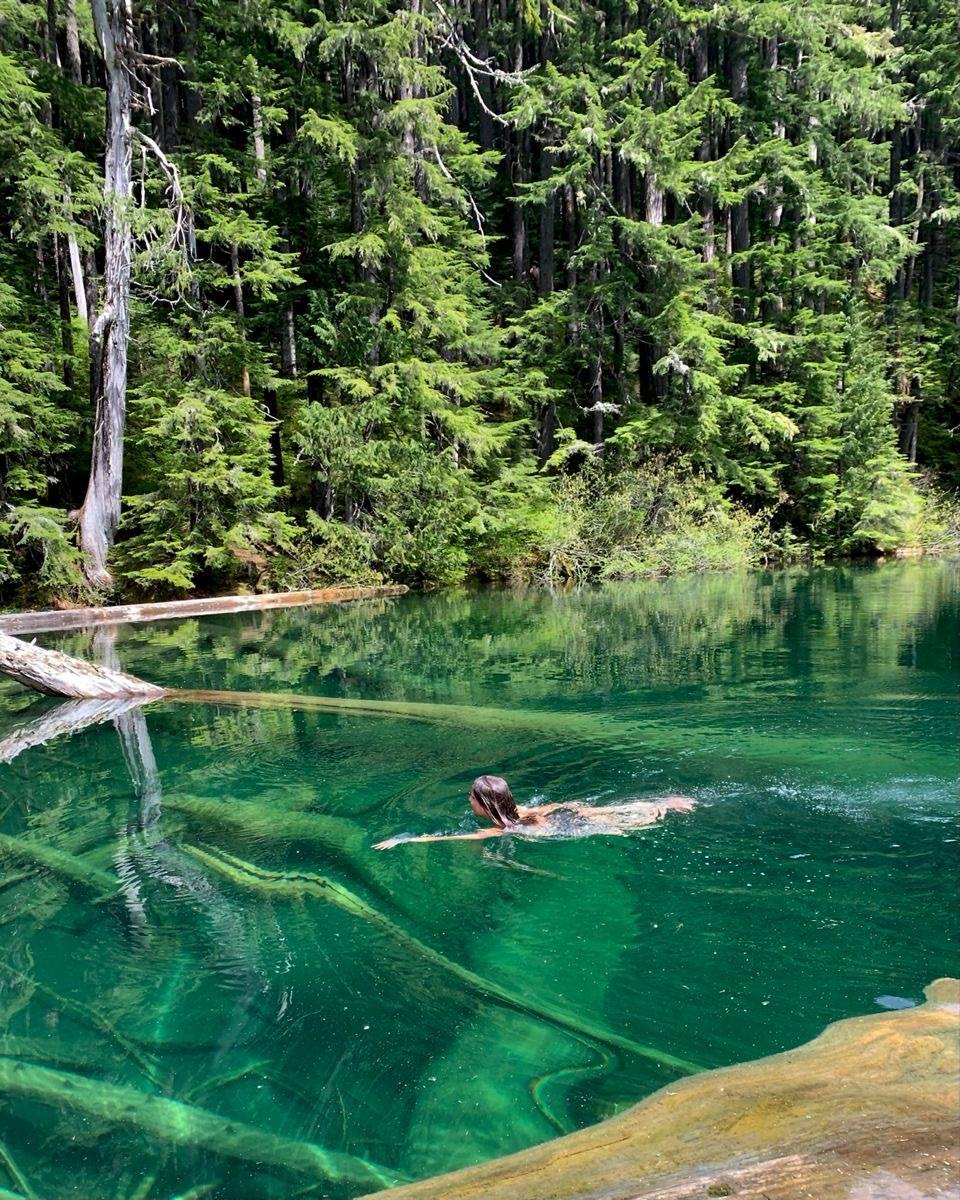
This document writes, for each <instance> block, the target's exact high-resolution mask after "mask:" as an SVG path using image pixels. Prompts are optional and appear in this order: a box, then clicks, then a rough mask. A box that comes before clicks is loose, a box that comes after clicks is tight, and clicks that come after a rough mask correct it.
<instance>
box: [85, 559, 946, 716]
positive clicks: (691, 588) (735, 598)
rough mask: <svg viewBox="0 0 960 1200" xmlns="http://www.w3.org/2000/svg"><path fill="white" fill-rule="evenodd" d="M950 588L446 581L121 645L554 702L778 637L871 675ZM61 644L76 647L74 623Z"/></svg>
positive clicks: (161, 667)
mask: <svg viewBox="0 0 960 1200" xmlns="http://www.w3.org/2000/svg"><path fill="white" fill-rule="evenodd" d="M956 589H957V566H956V564H952V563H950V562H942V561H928V562H925V563H919V564H918V563H903V564H901V563H888V564H884V565H882V566H876V567H866V566H865V567H832V568H822V569H819V570H813V571H810V570H806V569H803V570H800V569H798V570H795V571H776V572H750V573H734V574H719V573H718V574H712V575H705V576H695V577H678V578H675V579H667V580H651V581H647V582H641V583H636V584H615V585H608V586H605V587H602V588H589V589H584V590H581V591H576V592H569V593H561V594H551V593H548V592H545V591H535V592H519V593H515V592H507V591H500V590H498V591H490V592H462V591H460V592H449V593H441V594H438V595H433V596H428V597H401V598H398V599H395V600H379V601H369V602H363V603H357V604H350V605H341V606H328V607H322V608H318V609H302V608H301V609H287V610H272V611H267V612H264V613H248V614H241V615H238V616H234V617H231V618H229V620H218V619H217V618H206V619H205V620H204V621H198V620H189V621H182V622H178V623H177V624H176V625H174V626H170V627H165V628H163V629H162V630H159V629H156V628H148V629H143V628H140V629H136V628H128V629H124V630H123V631H122V643H123V655H122V657H123V661H124V666H125V668H126V669H128V670H136V668H137V659H138V647H140V646H143V647H145V648H148V649H149V662H150V672H151V675H152V677H153V678H156V679H157V681H158V682H160V683H163V684H165V685H169V686H174V687H186V688H198V689H202V688H220V689H240V690H265V689H269V688H272V689H274V690H298V691H314V690H317V689H322V690H323V691H324V692H325V693H327V694H341V695H363V696H366V697H369V698H377V697H380V698H384V699H386V698H407V699H421V700H431V699H432V700H437V701H440V702H447V703H469V702H474V703H485V704H491V703H496V697H497V694H498V692H502V693H503V694H504V695H509V697H510V699H511V701H512V702H522V701H525V700H535V699H538V698H544V699H555V698H557V696H558V693H561V692H562V688H563V683H564V680H565V679H572V678H575V679H576V680H577V682H578V684H580V685H581V686H582V687H583V688H585V689H587V690H590V689H591V688H596V689H611V688H615V689H618V688H621V687H623V688H628V689H629V688H636V687H637V686H638V684H641V683H646V684H652V683H656V682H658V681H666V682H669V683H670V684H673V685H683V684H685V683H686V684H691V685H709V684H711V683H723V684H724V685H725V686H726V685H729V684H731V683H733V684H735V683H736V682H737V681H738V679H740V678H742V677H743V676H744V674H745V673H747V672H749V671H750V670H751V669H752V667H754V666H755V664H756V662H757V656H758V655H763V654H764V653H766V652H769V651H771V650H777V649H783V648H785V647H786V649H787V650H788V652H790V653H794V655H795V656H794V658H793V659H792V660H791V661H790V665H791V667H793V668H795V669H799V670H800V671H801V672H806V671H808V670H809V671H822V672H824V673H826V674H829V675H835V676H836V679H835V683H836V685H837V686H841V687H842V686H844V683H846V684H847V685H849V684H850V683H852V682H854V681H852V680H851V679H849V678H847V679H844V678H843V677H844V675H845V673H846V672H856V671H858V670H859V669H862V668H865V667H868V668H869V670H870V673H871V675H872V676H873V678H874V679H875V680H876V679H878V678H882V677H883V676H884V675H885V674H887V673H888V672H891V671H892V672H895V671H896V668H897V666H898V663H899V662H900V659H901V656H902V655H903V654H904V653H905V652H908V653H909V652H910V647H915V648H916V650H917V652H919V653H921V654H922V643H923V641H924V638H925V636H926V635H927V634H928V633H929V632H930V628H931V626H932V625H934V624H935V623H936V622H937V621H944V620H948V619H949V618H950V607H951V600H953V604H954V606H955V603H956V602H955V597H956V594H957V593H956ZM954 612H955V607H954ZM881 617H882V619H881ZM238 626H239V627H240V632H239V634H238ZM801 634H802V636H799V635H801ZM792 641H795V642H796V646H795V647H791V642H792ZM63 644H64V647H65V648H66V649H68V650H71V652H75V653H79V654H80V655H81V656H82V655H83V653H84V652H85V650H86V649H88V642H85V641H84V638H83V637H82V636H81V635H71V636H70V637H68V638H66V639H65V640H64V643H63Z"/></svg>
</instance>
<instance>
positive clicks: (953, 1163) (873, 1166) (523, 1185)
mask: <svg viewBox="0 0 960 1200" xmlns="http://www.w3.org/2000/svg"><path fill="white" fill-rule="evenodd" d="M925 995H926V1002H925V1003H924V1004H922V1005H920V1006H918V1007H914V1008H904V1009H900V1010H895V1011H889V1012H884V1013H875V1014H873V1015H870V1016H864V1017H852V1018H849V1019H848V1020H844V1021H837V1022H836V1023H835V1024H833V1025H830V1026H828V1027H827V1029H826V1030H825V1031H824V1032H823V1033H822V1034H821V1035H820V1036H819V1037H817V1038H815V1039H814V1040H813V1041H812V1042H808V1043H806V1044H805V1045H803V1046H800V1047H798V1048H797V1049H795V1050H788V1051H786V1052H785V1053H783V1054H775V1055H772V1056H771V1057H769V1058H763V1059H759V1060H757V1061H755V1062H749V1063H743V1064H739V1065H737V1066H733V1067H724V1068H722V1069H720V1070H716V1071H705V1072H703V1073H702V1074H700V1075H695V1076H693V1077H691V1078H688V1079H684V1080H681V1081H680V1082H678V1083H672V1084H669V1085H668V1086H667V1087H664V1088H661V1089H660V1091H658V1092H656V1093H654V1095H652V1096H650V1097H649V1098H648V1099H647V1100H645V1101H643V1102H642V1103H641V1104H638V1105H636V1106H635V1107H633V1108H631V1109H629V1110H628V1111H627V1112H624V1113H622V1114H620V1115H619V1116H617V1117H614V1118H612V1119H611V1120H609V1121H603V1122H601V1123H600V1124H599V1125H594V1126H592V1127H591V1128H589V1129H583V1130H580V1131H579V1132H577V1133H573V1134H570V1135H568V1136H567V1137H562V1138H558V1139H557V1140H555V1141H552V1142H547V1143H546V1144H544V1145H542V1146H535V1147H533V1148H532V1149H530V1150H524V1151H522V1152H521V1153H519V1154H512V1155H510V1156H509V1157H507V1158H500V1159H494V1160H493V1161H491V1162H488V1163H483V1164H481V1165H480V1166H476V1167H469V1168H467V1169H465V1170H462V1171H455V1172H452V1173H450V1174H447V1175H442V1176H438V1177H436V1178H434V1179H426V1180H423V1181H421V1182H420V1183H415V1184H410V1185H407V1186H405V1187H401V1188H399V1189H396V1190H394V1191H392V1192H391V1193H390V1196H391V1200H441V1198H442V1200H481V1198H482V1200H695V1198H696V1200H704V1198H706V1197H715V1196H736V1197H739V1198H740V1200H787V1198H790V1200H800V1198H801V1197H803V1198H815V1200H841V1198H842V1200H933V1198H937V1200H960V980H956V979H938V980H936V981H935V982H934V983H932V984H931V985H930V986H929V987H928V988H926V989H925ZM380 1195H383V1193H380Z"/></svg>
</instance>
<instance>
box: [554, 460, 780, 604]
mask: <svg viewBox="0 0 960 1200" xmlns="http://www.w3.org/2000/svg"><path fill="white" fill-rule="evenodd" d="M539 550H540V559H539V562H538V564H537V565H538V568H539V573H540V574H541V575H542V577H543V578H545V579H547V580H549V581H550V582H552V583H556V582H560V581H563V580H587V579H638V578H642V577H645V576H650V575H670V574H676V573H680V572H685V571H703V570H726V569H729V568H732V567H745V566H753V565H756V564H757V563H759V562H760V561H762V559H763V556H764V523H763V521H762V520H761V519H760V518H757V517H751V516H749V515H748V514H747V513H746V512H745V511H744V510H743V509H740V508H737V507H736V506H734V505H733V504H732V503H731V502H730V501H729V500H728V499H727V498H726V496H725V494H724V490H723V488H722V487H721V486H720V485H719V484H717V483H715V482H711V481H710V480H709V479H708V478H706V477H705V476H703V475H702V474H700V473H699V472H698V471H697V470H696V468H695V467H693V465H692V464H691V463H690V462H689V461H686V462H685V461H675V462H670V461H669V460H666V459H663V458H657V459H653V460H648V461H637V460H636V459H631V458H626V459H621V460H620V461H617V462H614V463H610V464H606V465H601V464H600V463H596V462H595V463H593V464H591V465H590V466H589V467H588V468H587V469H584V470H582V471H581V472H579V473H578V474H577V475H573V476H568V477H566V478H564V479H563V480H562V481H561V482H560V483H559V485H558V487H557V505H556V510H555V516H554V520H553V522H552V523H551V525H550V527H549V528H548V529H547V530H545V536H544V538H543V540H542V541H541V543H540V546H539Z"/></svg>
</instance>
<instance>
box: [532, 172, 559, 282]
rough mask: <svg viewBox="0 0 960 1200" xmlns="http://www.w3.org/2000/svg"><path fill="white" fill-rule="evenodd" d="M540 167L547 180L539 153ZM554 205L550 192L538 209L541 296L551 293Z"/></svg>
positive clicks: (543, 176) (553, 194) (553, 195)
mask: <svg viewBox="0 0 960 1200" xmlns="http://www.w3.org/2000/svg"><path fill="white" fill-rule="evenodd" d="M541 155H542V160H541V161H542V163H543V165H542V167H541V169H540V178H541V179H547V178H549V176H550V168H549V166H548V165H547V161H546V153H545V152H544V151H541ZM555 205H556V194H555V193H554V192H551V193H550V195H549V196H547V198H546V200H544V202H543V205H542V206H541V209H540V264H539V265H540V273H539V276H538V281H537V287H538V290H539V292H540V295H541V296H549V295H550V294H551V293H552V291H553V261H554V259H553V230H554V207H555Z"/></svg>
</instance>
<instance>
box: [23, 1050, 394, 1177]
mask: <svg viewBox="0 0 960 1200" xmlns="http://www.w3.org/2000/svg"><path fill="white" fill-rule="evenodd" d="M0 1093H2V1094H6V1095H9V1096H24V1097H27V1098H29V1099H31V1100H38V1101H40V1103H42V1104H51V1105H54V1106H55V1107H57V1108H71V1109H73V1110H74V1111H75V1112H79V1113H82V1114H83V1115H84V1116H86V1117H88V1118H91V1119H93V1120H97V1121H102V1122H104V1124H106V1125H126V1126H129V1127H131V1128H134V1129H138V1130H140V1131H141V1132H142V1133H146V1134H148V1135H150V1136H151V1137H154V1138H156V1139H157V1140H158V1141H162V1142H167V1143H168V1144H170V1145H175V1146H198V1147H200V1148H201V1149H204V1150H211V1151H213V1153H215V1154H221V1155H223V1156H225V1157H227V1158H237V1159H243V1160H245V1161H246V1162H250V1163H255V1164H258V1165H261V1166H267V1167H273V1168H279V1169H280V1170H282V1171H286V1172H290V1173H293V1174H299V1175H305V1176H306V1177H307V1178H310V1179H329V1180H332V1181H335V1182H345V1183H351V1184H353V1185H355V1186H356V1185H359V1186H361V1187H371V1186H374V1187H376V1186H381V1187H389V1186H390V1185H391V1184H393V1183H396V1182H397V1176H396V1175H395V1174H393V1173H392V1172H390V1171H387V1170H385V1169H384V1168H381V1167H377V1166H375V1165H374V1164H372V1163H368V1162H367V1161H366V1160H364V1159H362V1158H357V1157H355V1156H354V1155H352V1154H344V1153H340V1152H337V1151H332V1150H325V1149H324V1148H323V1147H322V1146H317V1145H315V1144H314V1143H312V1142H299V1141H294V1140H293V1139H291V1138H285V1137H280V1136H279V1135H278V1134H275V1133H268V1132H266V1131H265V1130H261V1129H257V1128H255V1127H254V1126H252V1125H245V1124H243V1123H242V1122H241V1121H233V1120H228V1119H226V1118H224V1117H220V1116H218V1115H217V1114H216V1113H212V1112H209V1111H208V1110H206V1109H203V1108H196V1107H194V1106H193V1105H190V1104H183V1103H181V1102H180V1101H178V1100H167V1099H165V1098H164V1097H162V1096H153V1095H150V1094H148V1093H146V1092H139V1091H137V1090H135V1089H134V1088H129V1087H120V1086H118V1085H117V1084H113V1083H104V1082H101V1081H100V1080H96V1079H88V1078H86V1077H85V1076H83V1075H76V1074H74V1073H73V1072H69V1071H58V1070H54V1069H52V1068H50V1067H39V1066H36V1065H35V1064H33V1063H27V1062H22V1061H19V1060H16V1059H10V1058H3V1057H0Z"/></svg>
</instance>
